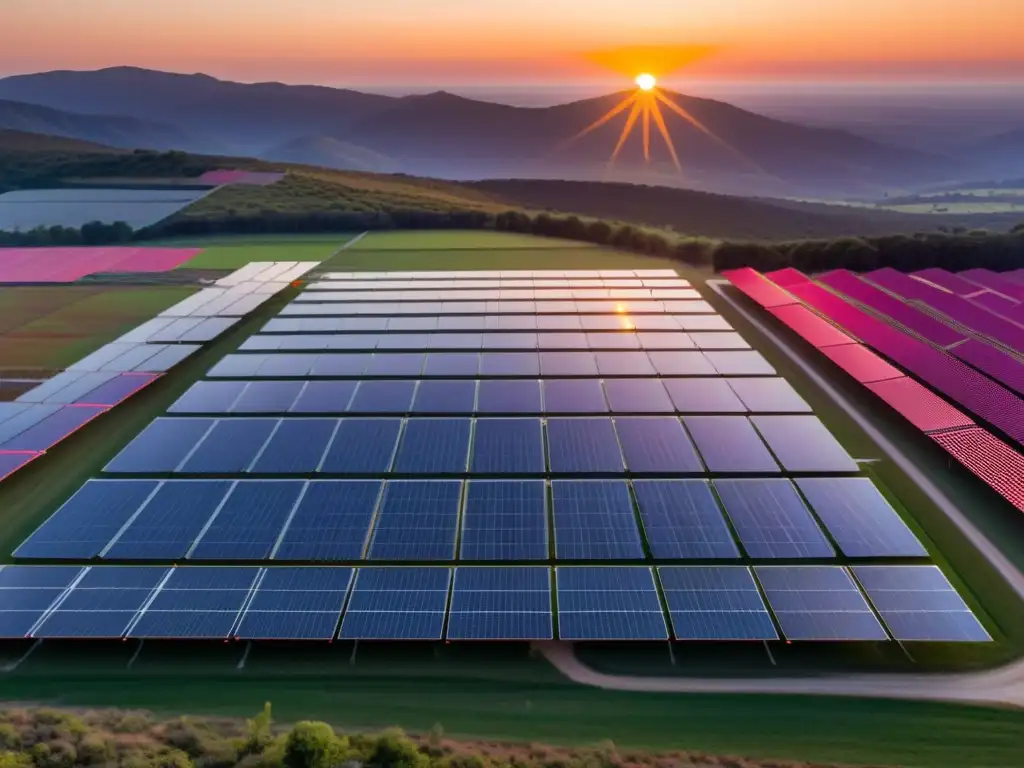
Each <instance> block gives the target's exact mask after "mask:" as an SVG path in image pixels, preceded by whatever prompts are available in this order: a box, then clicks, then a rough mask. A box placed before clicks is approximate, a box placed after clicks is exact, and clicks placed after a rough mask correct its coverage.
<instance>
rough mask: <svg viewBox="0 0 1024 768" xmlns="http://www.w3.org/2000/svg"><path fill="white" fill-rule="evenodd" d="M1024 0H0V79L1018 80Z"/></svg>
mask: <svg viewBox="0 0 1024 768" xmlns="http://www.w3.org/2000/svg"><path fill="white" fill-rule="evenodd" d="M1021 2H1022V0H970V1H969V2H968V1H967V0H367V1H366V2H360V0H0V18H2V23H0V75H8V74H17V73H23V72H33V71H39V70H48V69H94V68H99V67H106V66H112V65H119V64H131V65H135V66H142V67H151V68H155V69H167V70H172V71H179V72H197V71H201V72H206V73H208V74H212V75H216V76H219V77H224V78H230V79H236V80H244V81H258V80H280V81H284V82H291V83H297V82H305V83H323V84H328V85H346V84H350V85H356V86H372V85H422V84H427V83H436V84H446V85H447V84H456V85H457V84H466V85H473V84H496V83H501V84H512V83H572V82H581V81H602V82H605V81H607V82H614V81H615V80H616V78H617V77H618V75H617V74H615V73H614V72H610V71H609V67H611V68H615V69H632V68H633V67H632V63H631V62H630V61H629V59H630V56H629V55H628V54H627V55H622V54H617V53H613V54H609V53H608V51H613V50H617V49H621V48H627V49H631V50H632V49H634V48H636V47H637V46H654V47H657V48H659V49H660V50H662V51H665V50H668V51H672V50H675V51H677V52H678V51H682V52H683V53H682V54H681V55H678V56H675V58H676V59H678V60H679V61H684V60H686V59H697V60H696V61H691V62H690V63H689V65H688V66H687V67H685V68H684V69H682V70H680V71H679V74H677V76H676V77H683V78H695V79H719V78H721V79H730V80H763V79H771V80H776V81H778V80H817V81H821V80H829V79H843V80H851V79H853V80H860V81H864V80H877V81H891V80H893V79H917V80H920V79H922V78H924V79H932V78H935V79H965V78H966V79H992V80H1004V81H1005V80H1024V45H1022V44H1021V40H1020V23H1019V20H1020V13H1021ZM688 52H691V53H693V55H690V54H689V53H688ZM672 58H673V56H671V55H670V56H668V57H667V58H666V57H665V56H661V58H658V56H655V60H656V61H662V62H669V61H670V60H671V59H672ZM677 63H678V62H677ZM665 66H666V67H668V66H674V64H671V65H670V64H667V63H666V64H665ZM656 74H660V75H665V74H667V73H665V72H657V73H656Z"/></svg>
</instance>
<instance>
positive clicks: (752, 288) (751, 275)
mask: <svg viewBox="0 0 1024 768" xmlns="http://www.w3.org/2000/svg"><path fill="white" fill-rule="evenodd" d="M722 275H723V276H724V277H725V278H726V279H728V280H729V282H730V283H732V284H733V285H735V286H736V287H737V288H738V289H739V290H740V291H742V292H743V293H745V294H746V295H747V296H749V297H750V298H751V299H753V300H754V301H756V302H757V303H758V304H760V305H761V306H762V307H765V308H767V309H771V308H772V307H782V306H785V305H787V304H796V303H797V300H796V299H794V298H793V297H792V296H790V295H789V294H788V293H786V292H785V291H784V290H782V289H781V288H779V287H778V286H776V285H773V284H772V283H769V282H768V281H767V280H765V279H764V278H763V277H762V276H761V275H760V274H759V273H758V272H755V271H754V270H752V269H750V268H749V267H743V268H742V269H732V270H728V271H727V272H723V273H722Z"/></svg>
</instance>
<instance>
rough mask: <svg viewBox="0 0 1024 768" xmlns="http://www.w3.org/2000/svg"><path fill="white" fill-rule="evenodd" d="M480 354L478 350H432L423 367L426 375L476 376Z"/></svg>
mask: <svg viewBox="0 0 1024 768" xmlns="http://www.w3.org/2000/svg"><path fill="white" fill-rule="evenodd" d="M479 369H480V355H479V354H477V353H476V352H431V353H430V354H429V355H427V364H426V365H425V366H424V368H423V375H424V376H476V375H477V372H478V371H479Z"/></svg>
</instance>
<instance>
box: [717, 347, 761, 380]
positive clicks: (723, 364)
mask: <svg viewBox="0 0 1024 768" xmlns="http://www.w3.org/2000/svg"><path fill="white" fill-rule="evenodd" d="M704 356H705V357H706V358H707V359H708V362H710V363H711V364H712V365H713V366H714V367H715V370H716V371H718V372H719V373H720V374H721V375H722V376H774V375H775V368H773V367H772V365H771V363H769V362H768V361H767V360H765V359H764V356H763V355H762V354H761V353H760V352H753V351H749V352H732V351H728V352H713V351H708V352H705V353H704Z"/></svg>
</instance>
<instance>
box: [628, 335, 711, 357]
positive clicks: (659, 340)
mask: <svg viewBox="0 0 1024 768" xmlns="http://www.w3.org/2000/svg"><path fill="white" fill-rule="evenodd" d="M637 337H638V338H639V339H640V345H641V346H642V347H643V348H644V349H646V350H662V349H694V347H695V346H696V345H695V344H694V343H693V339H691V338H690V334H688V333H683V332H682V331H659V332H655V331H641V332H640V333H638V334H637ZM648 357H650V355H648Z"/></svg>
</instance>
